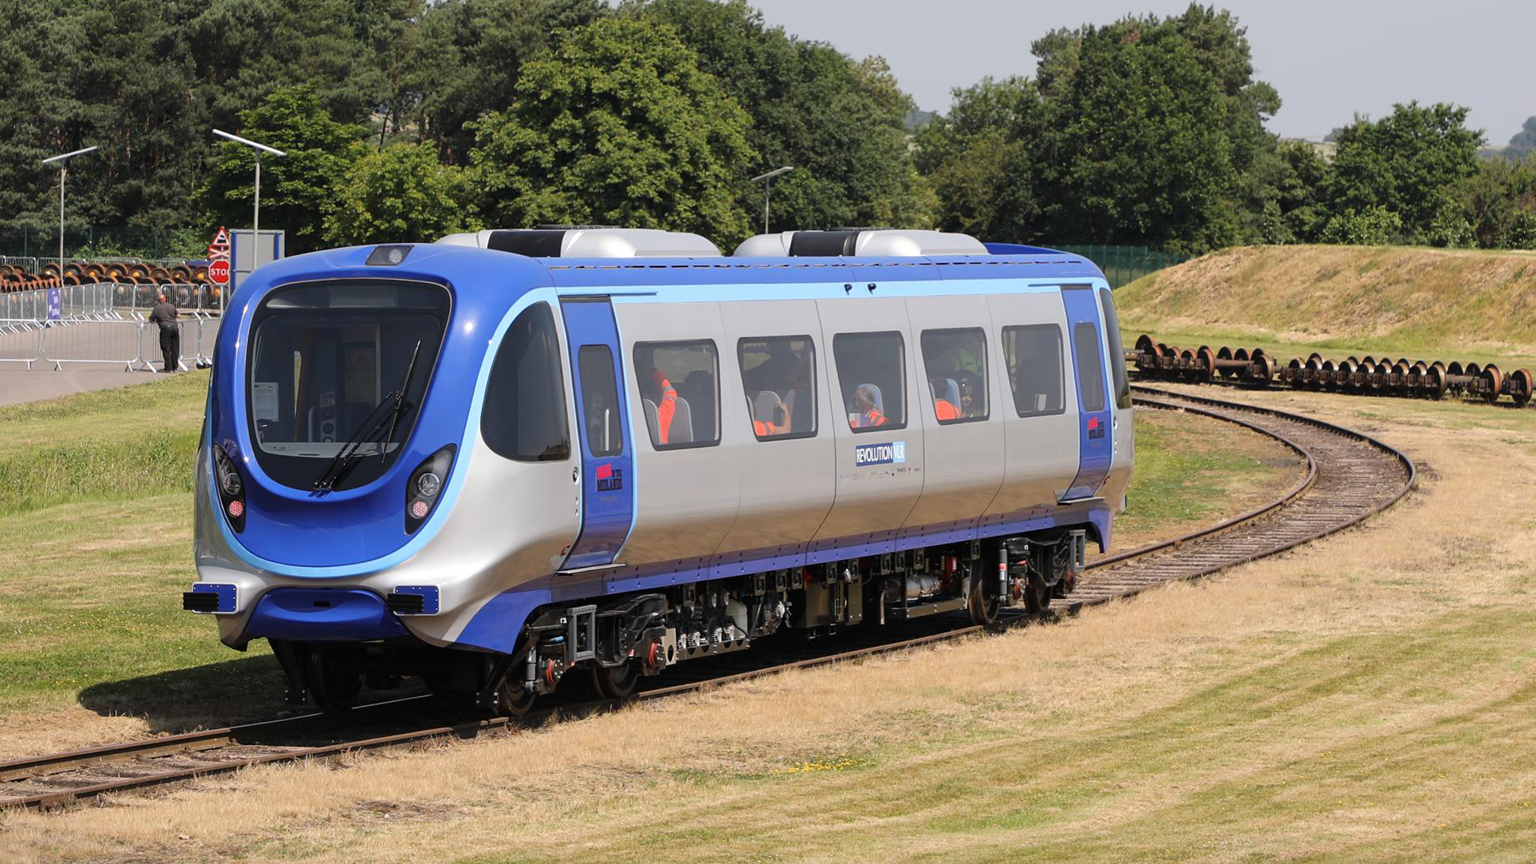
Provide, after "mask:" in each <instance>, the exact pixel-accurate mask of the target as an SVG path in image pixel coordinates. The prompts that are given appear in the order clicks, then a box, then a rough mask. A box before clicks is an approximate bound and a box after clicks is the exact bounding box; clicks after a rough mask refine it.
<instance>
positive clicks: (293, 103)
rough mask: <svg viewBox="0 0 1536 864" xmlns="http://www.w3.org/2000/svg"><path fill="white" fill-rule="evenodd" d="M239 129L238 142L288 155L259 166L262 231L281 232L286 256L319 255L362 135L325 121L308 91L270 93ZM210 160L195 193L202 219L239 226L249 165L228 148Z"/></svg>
mask: <svg viewBox="0 0 1536 864" xmlns="http://www.w3.org/2000/svg"><path fill="white" fill-rule="evenodd" d="M240 121H241V123H240V129H239V130H238V133H239V134H241V135H243V136H245V137H247V138H251V139H253V140H256V141H260V142H261V143H263V144H266V145H268V146H271V147H275V148H277V149H279V150H283V151H285V152H286V153H287V154H288V155H286V156H284V157H281V158H279V157H274V156H267V157H265V158H263V159H262V160H261V210H262V225H264V226H266V227H269V228H281V229H284V230H286V231H287V232H288V248H289V251H290V252H308V251H310V250H312V249H316V248H320V246H321V243H322V241H323V240H324V225H325V220H326V217H327V216H328V215H329V214H330V212H331V210H332V208H333V207H334V206H335V202H336V200H337V198H338V187H339V185H340V182H341V179H342V178H343V177H345V176H346V175H347V172H348V170H349V169H350V168H351V166H352V163H354V162H356V161H357V160H359V159H361V158H362V157H363V156H364V155H366V153H367V147H366V146H365V145H364V144H363V143H362V141H361V136H362V134H363V129H362V127H359V126H354V125H352V124H348V123H338V122H336V121H335V120H332V119H331V116H330V113H329V112H327V111H326V110H325V108H323V107H321V105H320V99H319V96H318V95H317V94H316V92H315V90H314V88H312V87H310V86H308V85H299V86H295V87H285V88H281V89H279V90H276V91H274V92H273V93H272V94H271V95H270V96H268V97H267V98H266V100H265V101H263V102H262V104H261V107H259V108H252V109H250V110H248V111H242V112H240ZM217 154H218V155H217V157H216V159H215V161H214V163H213V165H212V166H211V168H210V170H209V172H208V178H207V180H206V181H205V182H204V184H203V187H202V189H201V190H200V197H201V200H202V203H203V207H204V209H205V212H206V213H207V214H208V216H209V217H210V219H211V221H212V222H216V223H220V224H225V225H231V226H233V225H246V224H248V223H247V219H248V218H249V217H250V215H251V200H252V195H253V190H252V181H253V175H254V170H255V157H254V155H253V153H252V151H251V149H250V148H248V147H245V146H243V145H240V144H235V143H233V142H226V143H223V144H220V145H219V146H218V151H217Z"/></svg>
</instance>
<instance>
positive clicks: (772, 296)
mask: <svg viewBox="0 0 1536 864" xmlns="http://www.w3.org/2000/svg"><path fill="white" fill-rule="evenodd" d="M1084 281H1092V282H1095V283H1097V282H1099V281H1101V280H1098V279H1085V278H1082V277H1080V278H1072V277H1061V278H1057V279H1048V280H1041V279H1039V278H1030V279H1014V278H1008V277H1002V276H1000V277H998V278H997V279H964V280H958V279H957V280H949V281H944V280H938V279H935V280H931V281H927V280H925V281H915V280H906V281H901V282H885V283H880V282H876V283H875V284H876V285H877V286H879V287H877V288H876V289H875V293H874V294H870V292H869V289H868V288H867V287H865V286H867V285H868V284H869V283H868V282H867V281H866V282H863V283H858V282H856V283H853V290H852V291H849V292H846V293H845V292H844V291H843V284H844V283H842V282H838V283H836V284H832V283H817V284H795V283H773V282H761V283H754V284H750V285H730V284H714V285H666V286H656V287H657V289H658V290H655V291H648V292H645V293H624V292H620V291H612V292H609V291H604V290H603V289H602V287H600V286H595V285H594V286H582V287H579V288H576V287H569V286H565V287H561V288H559V289H557V290H559V292H560V296H561V297H593V296H601V295H606V296H608V297H610V298H612V301H613V304H614V305H615V306H618V305H620V304H628V303H731V302H746V301H751V300H845V299H846V300H861V299H865V298H870V297H873V298H875V299H879V298H882V297H903V298H905V297H957V296H975V295H982V296H985V295H988V294H1041V293H1049V292H1051V291H1057V290H1060V288H1061V286H1062V284H1063V283H1072V284H1082V283H1083V282H1084ZM983 285H984V286H986V287H985V289H983V288H981V286H983ZM615 287H617V286H615Z"/></svg>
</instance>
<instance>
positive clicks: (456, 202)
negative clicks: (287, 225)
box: [325, 144, 479, 246]
mask: <svg viewBox="0 0 1536 864" xmlns="http://www.w3.org/2000/svg"><path fill="white" fill-rule="evenodd" d="M473 198H474V192H473V190H472V189H471V187H470V184H469V180H468V178H467V177H465V176H464V170H463V169H461V168H458V167H455V166H452V165H443V164H441V163H439V162H438V160H437V154H436V153H435V152H433V149H432V148H431V147H430V146H429V145H419V144H396V145H394V146H391V147H388V148H386V149H384V150H381V151H379V152H377V153H372V154H369V155H368V156H365V157H363V158H362V159H359V160H358V161H357V162H355V163H353V164H352V168H351V170H349V171H348V172H347V176H346V179H345V180H343V181H342V183H341V184H340V186H339V188H338V189H337V199H336V206H335V209H334V210H333V211H332V212H331V214H330V215H329V216H327V217H326V220H325V237H326V241H327V242H328V243H330V244H332V245H336V246H348V245H353V244H360V243H406V242H431V241H433V240H436V239H437V238H438V237H441V236H442V235H444V234H450V233H453V232H455V231H465V230H477V229H478V228H479V222H478V220H477V219H476V218H475V215H474V208H473V204H472V201H473Z"/></svg>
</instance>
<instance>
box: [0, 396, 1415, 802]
mask: <svg viewBox="0 0 1536 864" xmlns="http://www.w3.org/2000/svg"><path fill="white" fill-rule="evenodd" d="M1133 389H1134V390H1136V391H1137V393H1138V394H1139V398H1138V404H1139V405H1140V406H1143V407H1146V408H1154V409H1157V410H1172V411H1183V412H1186V413H1191V414H1197V415H1201V416H1206V417H1210V418H1213V419H1216V420H1220V421H1223V422H1228V423H1232V424H1234V425H1237V426H1239V427H1242V428H1246V429H1249V430H1251V431H1254V432H1256V433H1259V434H1263V435H1266V436H1268V437H1270V438H1272V439H1275V440H1277V441H1279V442H1281V443H1282V444H1284V445H1285V446H1286V447H1288V448H1289V449H1291V450H1292V451H1293V452H1296V453H1297V454H1299V455H1301V456H1302V457H1303V458H1304V459H1305V461H1306V465H1307V473H1306V476H1305V477H1304V478H1303V479H1302V480H1301V481H1300V482H1298V483H1297V484H1295V485H1294V486H1292V487H1291V488H1289V489H1287V490H1286V491H1285V492H1284V493H1283V494H1282V495H1280V496H1279V497H1278V498H1276V499H1274V500H1273V501H1270V502H1268V503H1266V504H1264V505H1263V506H1260V507H1257V508H1254V509H1252V510H1249V511H1248V512H1246V513H1243V514H1241V515H1238V516H1235V517H1232V518H1230V519H1227V520H1224V521H1222V522H1220V523H1218V524H1215V525H1211V526H1208V527H1206V528H1202V529H1200V530H1198V531H1194V532H1190V533H1188V534H1185V535H1182V536H1180V537H1176V538H1173V539H1171V540H1164V541H1160V542H1157V543H1152V544H1148V545H1146V546H1143V547H1140V548H1137V549H1133V550H1131V551H1129V552H1124V553H1120V554H1118V555H1113V556H1109V557H1106V558H1101V559H1099V560H1097V561H1094V562H1092V563H1090V564H1089V565H1088V567H1087V570H1088V571H1089V572H1088V573H1086V574H1085V575H1084V576H1083V577H1082V578H1081V580H1080V582H1079V586H1078V590H1077V592H1075V593H1074V594H1073V595H1069V596H1068V597H1067V598H1065V599H1064V600H1062V601H1058V602H1057V604H1056V605H1055V606H1054V607H1053V610H1052V613H1051V614H1060V613H1061V612H1066V613H1067V614H1075V613H1077V612H1078V611H1080V610H1081V609H1082V608H1084V607H1087V606H1093V605H1100V604H1103V603H1107V602H1109V601H1111V600H1115V599H1121V598H1125V597H1129V596H1132V595H1134V594H1138V593H1140V592H1142V591H1145V590H1147V589H1148V588H1151V587H1155V586H1156V585H1161V584H1166V583H1168V582H1173V581H1180V580H1188V579H1196V578H1200V577H1203V576H1207V575H1210V574H1212V573H1216V572H1219V571H1222V570H1225V569H1228V568H1230V567H1233V566H1236V565H1238V564H1242V563H1247V562H1249V561H1253V560H1256V559H1258V558H1263V557H1267V556H1269V555H1274V554H1277V553H1279V552H1283V551H1286V550H1288V549H1292V548H1295V547H1296V546H1298V545H1300V544H1301V543H1305V542H1308V541H1309V540H1314V539H1317V538H1319V537H1323V536H1327V535H1329V534H1333V533H1336V532H1338V531H1342V530H1345V529H1346V528H1349V527H1351V526H1354V525H1357V524H1359V523H1360V522H1361V521H1363V520H1365V519H1367V518H1370V517H1371V516H1373V515H1375V514H1377V513H1380V512H1382V511H1383V510H1386V509H1387V508H1389V507H1391V506H1392V505H1394V504H1396V503H1397V502H1398V501H1400V500H1401V499H1402V497H1403V496H1404V495H1406V494H1407V493H1408V491H1409V490H1410V489H1412V488H1413V486H1414V485H1415V484H1416V482H1417V474H1416V471H1415V468H1414V464H1413V461H1412V460H1411V459H1410V458H1408V456H1407V455H1405V454H1404V453H1402V452H1401V451H1399V450H1397V449H1396V448H1394V447H1392V446H1390V445H1388V444H1385V443H1383V442H1381V441H1379V440H1377V439H1374V438H1371V437H1369V436H1367V435H1365V434H1363V433H1361V432H1357V431H1355V430H1353V429H1348V428H1346V427H1343V426H1339V425H1337V424H1333V423H1328V422H1325V421H1321V420H1317V419H1315V418H1311V417H1306V416H1304V415H1299V414H1293V413H1290V412H1286V411H1281V410H1278V409H1273V408H1265V407H1261V406H1254V405H1247V404H1243V403H1235V402H1225V401H1222V400H1218V399H1211V398H1208V397H1200V396H1189V395H1184V394H1178V393H1172V392H1169V391H1164V390H1158V389H1154V388H1149V387H1142V386H1137V387H1135V388H1133ZM1242 414H1247V415H1248V416H1247V417H1244V416H1240V415H1242ZM1255 417H1259V418H1268V419H1269V420H1270V421H1272V422H1271V423H1270V424H1269V425H1266V424H1265V422H1263V421H1262V420H1255V419H1253V418H1255ZM1276 424H1278V425H1279V426H1281V427H1285V426H1289V427H1292V428H1276ZM1306 430H1314V431H1315V432H1318V433H1321V434H1322V435H1324V436H1326V438H1331V439H1337V440H1343V441H1348V442H1350V443H1351V444H1353V445H1358V446H1359V447H1360V449H1362V450H1364V451H1368V452H1372V453H1374V454H1377V455H1379V456H1383V457H1386V458H1385V459H1377V460H1375V462H1374V463H1369V464H1368V463H1367V462H1366V461H1362V460H1359V459H1356V458H1344V459H1339V460H1337V461H1338V462H1339V463H1354V464H1351V465H1349V466H1348V468H1347V469H1340V467H1339V465H1338V464H1335V461H1334V459H1333V457H1335V456H1338V455H1339V454H1338V453H1329V454H1324V455H1325V456H1327V457H1328V458H1322V457H1320V456H1319V451H1321V450H1327V449H1328V447H1326V446H1323V445H1324V444H1325V443H1326V442H1325V441H1323V440H1321V439H1320V440H1318V441H1311V442H1308V441H1305V440H1300V439H1302V438H1303V437H1304V435H1303V434H1300V433H1302V432H1305V431H1306ZM1350 471H1353V472H1354V473H1355V474H1356V475H1360V476H1367V477H1368V476H1370V475H1371V473H1372V472H1374V474H1375V475H1376V476H1378V477H1379V476H1380V475H1382V474H1386V473H1392V474H1398V475H1401V476H1400V478H1397V479H1393V480H1392V482H1391V487H1390V488H1388V487H1385V486H1381V487H1379V488H1380V491H1381V494H1380V495H1376V496H1374V497H1371V498H1370V499H1369V500H1367V501H1363V502H1362V503H1360V505H1359V506H1355V507H1353V508H1352V509H1347V510H1346V511H1345V512H1341V513H1338V514H1336V515H1337V516H1338V518H1335V519H1332V520H1331V521H1330V520H1323V521H1318V520H1317V519H1315V518H1314V516H1313V514H1314V511H1317V510H1319V509H1325V508H1327V507H1328V506H1329V502H1328V501H1326V500H1312V499H1313V497H1316V496H1315V495H1311V493H1319V494H1321V495H1328V494H1331V490H1330V489H1324V488H1323V487H1324V486H1325V485H1328V484H1327V483H1325V482H1323V481H1325V480H1327V481H1329V482H1332V483H1333V484H1334V485H1337V483H1338V482H1340V478H1336V477H1334V476H1333V475H1334V474H1335V473H1349V472H1350ZM1362 472H1364V473H1362ZM1357 479H1358V477H1353V476H1351V477H1345V478H1342V481H1343V482H1353V481H1354V480H1357ZM1367 485H1370V484H1367ZM1266 529H1268V530H1269V533H1270V534H1271V535H1273V536H1270V537H1268V538H1263V537H1262V536H1261V538H1260V542H1257V543H1255V542H1254V541H1253V540H1252V539H1251V538H1248V537H1243V536H1239V535H1241V534H1242V533H1243V532H1244V531H1247V532H1248V533H1250V534H1252V533H1259V534H1261V535H1262V534H1263V532H1264V531H1265V530H1266ZM1224 544H1230V548H1225V549H1224ZM1190 562H1193V566H1191V563H1190ZM1038 617H1039V616H1035V615H1028V614H1023V613H1017V614H1010V615H1007V616H1006V617H1004V618H1002V619H1000V620H999V621H998V622H997V623H996V624H994V625H991V626H983V625H976V624H970V625H965V626H959V627H954V628H951V629H947V630H942V631H939V632H934V633H927V634H923V635H920V636H915V637H912V638H904V639H898V640H895V641H890V642H884V643H878V644H872V645H866V646H862V647H858V648H854V649H851V650H844V651H834V652H832V653H829V654H825V655H821V656H813V657H807V658H802V659H796V660H792V661H788V662H772V661H771V660H768V659H767V658H763V659H764V660H765V661H766V665H763V666H760V667H757V668H747V669H743V670H740V671H724V672H722V673H721V674H715V675H710V676H708V677H705V678H703V679H700V680H696V681H689V682H679V683H673V684H663V685H659V686H655V687H654V688H651V689H646V690H643V691H642V692H640V693H638V694H636V695H635V696H633V697H631V698H629V699H599V700H593V701H582V702H574V703H571V704H562V705H554V706H552V707H548V708H543V709H540V710H538V711H534V712H531V713H529V714H526V715H523V716H521V717H511V718H509V717H491V718H484V719H473V720H467V721H459V722H450V723H442V724H435V725H431V726H428V727H425V728H422V727H421V726H420V718H419V717H418V718H417V719H416V721H415V725H416V728H407V729H406V730H404V731H391V732H386V733H384V734H371V735H357V734H355V732H354V733H353V734H350V735H343V736H342V737H341V740H332V741H326V742H324V743H318V744H292V743H289V744H284V743H280V742H281V740H282V739H283V736H284V735H285V734H286V735H287V740H289V741H292V740H296V738H295V736H296V735H298V733H302V732H305V731H306V730H310V734H311V735H314V734H316V733H325V732H327V731H328V730H329V731H334V728H335V726H336V724H337V722H338V721H337V718H328V717H325V716H324V715H321V714H305V715H302V716H298V717H291V718H284V719H280V720H269V721H264V722H260V723H249V724H243V725H237V726H228V727H223V728H219V729H209V730H202V731H197V732H188V733H183V734H179V735H168V736H162V737H159V738H150V739H145V740H139V741H130V742H124V743H120V744H108V745H103V746H100V747H91V748H86V749H81V750H72V751H68V752H63V753H55V754H49V755H44V756H38V757H30V758H25V759H16V760H11V761H8V762H0V808H6V807H37V808H50V807H58V806H62V805H67V804H70V803H72V802H75V801H79V800H81V799H83V798H89V797H92V796H96V795H101V794H104V793H108V792H118V791H127V790H131V789H137V788H143V787H147V786H154V785H160V784H164V783H172V782H177V781H183V780H190V779H194V778H198V777H204V776H208V775H212V774H221V773H228V772H231V771H237V770H240V769H242V768H248V767H252V766H256V765H264V764H271V763H277V762H291V761H296V760H300V759H312V758H325V757H331V756H337V755H341V754H345V753H348V752H354V751H361V750H371V749H378V748H384V747H396V746H401V745H406V744H412V743H418V742H423V741H429V740H433V739H444V738H473V737H477V736H479V735H482V734H485V733H488V732H493V731H497V730H504V731H514V730H517V729H522V728H529V727H534V726H540V725H544V724H548V723H551V722H557V721H560V720H563V719H572V718H580V717H587V716H591V715H593V714H597V713H602V712H607V711H612V710H616V709H619V708H622V707H624V706H626V705H630V704H634V703H636V702H642V701H645V702H648V701H653V700H657V699H664V698H668V697H671V696H676V695H681V694H685V693H694V692H699V691H701V690H705V689H709V688H713V687H718V686H720V685H723V684H727V683H731V682H735V681H742V680H747V679H751V678H758V677H762V676H765V675H772V674H778V673H781V672H784V671H787V670H791V669H805V668H812V667H817V666H827V665H832V664H838V663H846V662H850V661H856V660H859V659H862V658H866V657H871V656H875V655H879V654H891V653H896V652H902V651H910V650H913V649H914V648H919V647H922V646H926V645H932V644H935V643H938V642H946V641H951V640H955V639H960V638H964V637H968V636H973V635H978V634H982V633H985V632H1000V631H1006V630H1010V629H1013V628H1015V627H1019V626H1022V625H1025V624H1028V623H1030V622H1031V621H1034V620H1038ZM738 657H739V658H742V659H746V660H748V661H749V662H750V660H751V659H752V658H751V657H750V656H749V655H748V654H743V655H733V654H727V655H722V658H719V659H723V660H730V659H732V658H738ZM706 662H712V661H706ZM431 698H432V697H429V696H417V697H410V698H406V699H397V700H390V701H387V702H381V703H375V704H371V705H365V706H359V707H358V708H355V709H353V711H352V712H351V714H349V715H348V717H347V718H345V719H346V720H347V721H348V722H349V723H354V724H355V723H358V722H361V723H368V722H372V718H373V717H374V715H379V714H389V713H392V712H398V711H403V710H408V709H410V708H412V707H415V706H416V705H419V704H422V703H425V702H426V701H427V700H430V699H431ZM392 722H394V723H395V724H396V726H399V725H411V724H409V723H407V722H405V721H404V720H396V721H392Z"/></svg>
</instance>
